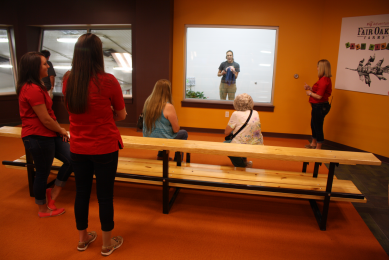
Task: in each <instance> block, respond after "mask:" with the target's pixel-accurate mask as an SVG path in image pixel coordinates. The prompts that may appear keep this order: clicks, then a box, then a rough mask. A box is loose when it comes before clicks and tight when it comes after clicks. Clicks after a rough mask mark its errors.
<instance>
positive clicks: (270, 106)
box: [181, 24, 279, 112]
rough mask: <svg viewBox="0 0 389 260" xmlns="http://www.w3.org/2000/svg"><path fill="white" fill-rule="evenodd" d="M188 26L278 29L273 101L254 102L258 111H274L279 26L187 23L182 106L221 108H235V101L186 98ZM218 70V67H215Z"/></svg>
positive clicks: (272, 92)
mask: <svg viewBox="0 0 389 260" xmlns="http://www.w3.org/2000/svg"><path fill="white" fill-rule="evenodd" d="M188 28H238V29H270V30H275V31H276V36H275V46H274V63H273V64H274V66H273V81H272V90H271V101H270V102H267V103H264V102H254V109H255V110H257V111H268V112H273V111H274V89H275V79H276V68H277V66H276V63H277V50H278V34H279V27H278V26H240V25H204V24H186V25H185V34H184V35H185V36H184V37H185V41H184V42H185V49H184V68H185V69H184V72H183V73H184V77H183V86H184V88H183V90H184V91H183V95H182V98H183V99H182V100H181V106H182V107H196V108H219V109H234V107H233V101H228V100H204V99H191V98H186V79H187V39H188V37H187V36H188ZM215 71H216V69H215Z"/></svg>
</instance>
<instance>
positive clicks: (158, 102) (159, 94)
mask: <svg viewBox="0 0 389 260" xmlns="http://www.w3.org/2000/svg"><path fill="white" fill-rule="evenodd" d="M143 136H144V137H154V138H168V139H181V140H187V139H188V133H187V132H186V131H185V130H180V125H179V124H178V119H177V114H176V110H175V109H174V106H173V105H172V91H171V83H170V81H169V80H167V79H160V80H158V81H157V83H155V86H154V89H153V92H152V93H151V95H150V96H149V97H148V98H147V99H146V102H145V104H144V107H143ZM162 155H163V154H162V151H159V152H158V156H157V160H162ZM180 159H181V160H182V157H181V155H180V153H179V152H176V154H175V157H174V160H175V161H178V160H180Z"/></svg>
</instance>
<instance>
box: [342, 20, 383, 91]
mask: <svg viewBox="0 0 389 260" xmlns="http://www.w3.org/2000/svg"><path fill="white" fill-rule="evenodd" d="M335 88H337V89H344V90H351V91H358V92H365V93H371V94H378V95H388V92H389V14H384V15H373V16H360V17H346V18H343V19H342V29H341V33H340V43H339V55H338V66H337V71H336V82H335Z"/></svg>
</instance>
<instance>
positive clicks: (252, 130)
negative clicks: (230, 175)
mask: <svg viewBox="0 0 389 260" xmlns="http://www.w3.org/2000/svg"><path fill="white" fill-rule="evenodd" d="M234 108H235V110H236V111H235V112H234V113H232V115H231V118H230V121H228V125H227V127H226V130H225V134H226V135H229V134H231V133H233V134H234V135H235V134H236V135H235V136H234V138H233V139H232V140H227V141H225V143H235V144H251V145H263V136H262V133H261V122H260V121H259V115H258V112H257V111H255V110H253V108H254V101H253V99H252V98H251V96H250V95H248V94H246V93H243V94H240V95H238V96H237V97H236V98H235V100H234ZM251 111H252V113H250V112H251ZM250 115H251V116H250ZM249 116H250V119H249V121H248V122H247V125H246V126H244V124H245V122H246V121H247V119H248V118H249ZM243 126H244V127H243ZM241 128H242V129H241ZM240 129H241V130H240ZM239 130H240V131H239ZM229 158H230V160H231V162H232V164H233V165H234V166H235V167H248V168H251V167H252V165H253V162H251V161H250V162H247V158H245V157H232V156H229Z"/></svg>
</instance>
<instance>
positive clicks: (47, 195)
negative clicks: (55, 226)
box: [46, 188, 57, 210]
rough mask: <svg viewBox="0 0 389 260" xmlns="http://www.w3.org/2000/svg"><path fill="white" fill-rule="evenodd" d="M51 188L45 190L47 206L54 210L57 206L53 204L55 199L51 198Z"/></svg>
mask: <svg viewBox="0 0 389 260" xmlns="http://www.w3.org/2000/svg"><path fill="white" fill-rule="evenodd" d="M51 190H52V188H49V189H47V190H46V198H47V207H48V208H49V209H51V210H56V209H57V207H56V206H55V200H52V199H51Z"/></svg>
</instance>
